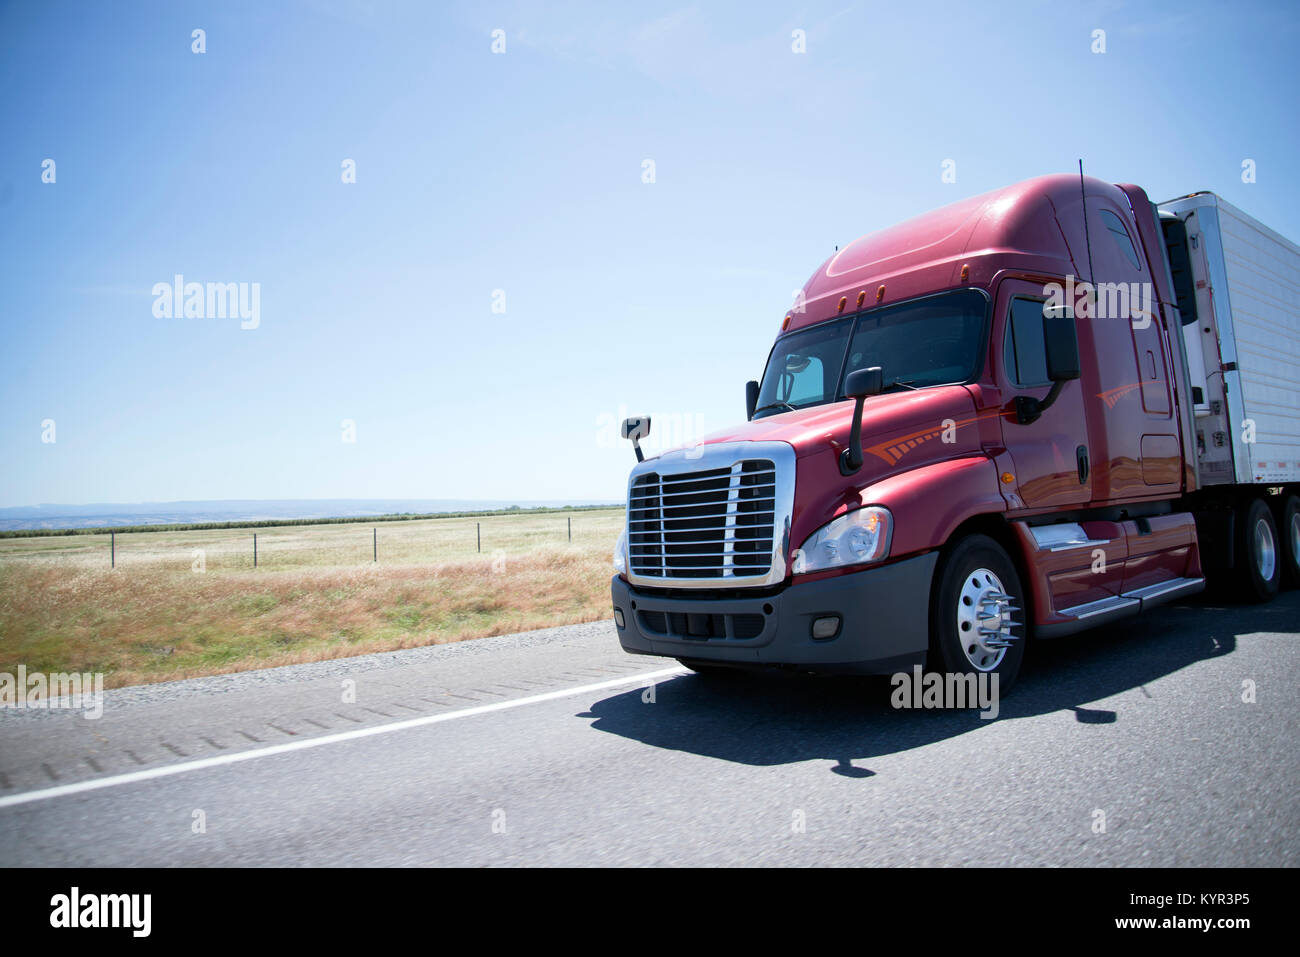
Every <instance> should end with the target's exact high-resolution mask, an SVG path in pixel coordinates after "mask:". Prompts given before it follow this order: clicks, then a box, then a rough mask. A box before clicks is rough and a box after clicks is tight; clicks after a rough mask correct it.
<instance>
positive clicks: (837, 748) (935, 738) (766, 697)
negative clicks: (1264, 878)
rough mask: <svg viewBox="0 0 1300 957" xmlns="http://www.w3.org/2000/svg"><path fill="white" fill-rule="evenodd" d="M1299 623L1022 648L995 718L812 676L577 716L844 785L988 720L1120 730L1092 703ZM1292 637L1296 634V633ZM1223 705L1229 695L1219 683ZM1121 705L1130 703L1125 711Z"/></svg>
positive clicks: (1185, 607) (715, 681)
mask: <svg viewBox="0 0 1300 957" xmlns="http://www.w3.org/2000/svg"><path fill="white" fill-rule="evenodd" d="M1297 621H1300V592H1295V591H1292V592H1288V593H1286V594H1283V595H1281V596H1279V598H1278V599H1276V600H1275V601H1274V602H1272V603H1271V604H1268V605H1262V606H1248V607H1241V606H1222V605H1219V604H1217V603H1213V602H1210V601H1193V602H1190V603H1186V604H1179V605H1174V606H1170V607H1167V608H1162V609H1159V610H1158V611H1153V612H1151V613H1150V614H1148V615H1146V616H1144V617H1143V618H1140V619H1138V620H1136V621H1133V622H1131V623H1128V624H1126V625H1120V626H1115V627H1111V628H1104V629H1100V630H1098V631H1094V632H1087V633H1084V634H1081V635H1077V636H1074V637H1071V638H1061V639H1056V640H1054V641H1042V642H1037V643H1035V644H1034V645H1031V646H1030V649H1029V654H1028V655H1027V656H1026V666H1025V670H1024V671H1022V673H1021V677H1020V680H1019V682H1018V683H1017V684H1016V686H1015V688H1014V689H1013V691H1012V692H1011V693H1010V694H1008V695H1006V696H1005V697H1003V699H1002V701H1001V702H1000V711H999V714H998V716H997V718H996V719H993V720H985V719H982V718H980V716H979V712H978V711H975V710H964V711H956V710H899V709H895V708H893V707H891V705H890V696H891V692H892V686H891V683H890V680H889V679H888V678H838V677H836V678H825V677H823V678H818V677H808V676H799V675H787V674H782V673H770V674H769V673H760V674H745V673H738V674H736V675H728V676H725V677H722V678H703V677H700V676H697V675H683V676H682V677H679V678H672V679H669V680H667V681H661V682H659V683H658V684H657V685H656V686H655V688H654V701H653V703H651V702H647V701H646V700H645V697H646V691H645V689H642V688H637V689H634V690H632V691H628V692H623V693H620V694H616V695H612V696H610V697H608V698H605V699H604V700H602V701H599V702H597V703H596V704H595V705H594V706H593V707H592V708H591V710H590V711H587V712H583V713H582V714H580V715H578V717H580V718H585V719H588V720H591V719H594V720H593V721H592V725H591V726H592V728H593V729H595V730H597V731H604V732H606V733H608V734H616V735H619V736H621V737H625V738H629V739H631V740H634V741H639V742H641V743H643V744H647V745H650V746H651V747H656V748H664V749H666V750H670V751H683V752H688V753H691V754H698V755H701V756H705V757H712V758H717V759H719V760H723V761H734V762H737V763H740V764H748V765H759V766H768V765H780V764H789V763H795V762H802V761H810V760H829V761H833V762H835V764H834V765H833V766H832V768H831V770H832V771H833V772H834V773H837V774H842V775H845V776H848V777H870V776H872V774H873V772H872V771H871V770H870V769H869V768H866V767H862V766H860V765H859V764H858V763H855V762H863V761H870V760H871V759H872V758H875V757H878V756H881V755H886V754H893V753H897V752H903V751H908V750H911V749H914V748H919V747H923V746H925V745H928V744H933V743H935V742H939V741H943V740H946V739H948V738H954V737H957V736H958V735H961V734H964V733H966V732H968V731H973V730H975V729H977V728H979V727H988V726H990V725H993V724H996V723H997V721H1006V720H1010V719H1014V718H1025V717H1033V716H1037V715H1046V714H1052V713H1054V712H1059V711H1072V712H1074V718H1075V720H1077V721H1079V722H1081V723H1084V724H1101V725H1106V724H1115V723H1117V722H1123V721H1124V718H1125V708H1126V707H1128V705H1122V706H1121V708H1120V710H1119V711H1114V710H1111V709H1110V708H1107V707H1097V706H1093V704H1092V703H1093V702H1098V701H1102V700H1104V699H1107V698H1109V697H1111V696H1112V695H1117V694H1120V693H1121V692H1126V691H1132V690H1135V689H1137V690H1140V691H1141V692H1142V693H1143V694H1144V695H1146V697H1147V698H1149V699H1152V700H1153V701H1158V699H1159V697H1160V693H1161V689H1156V690H1154V691H1153V690H1150V689H1148V688H1147V687H1146V686H1147V685H1148V684H1150V683H1152V682H1155V681H1156V680H1157V679H1159V678H1163V677H1165V676H1167V675H1170V674H1173V673H1174V672H1177V671H1179V670H1181V669H1183V668H1186V667H1188V666H1189V665H1194V664H1196V663H1197V662H1200V661H1204V660H1207V659H1210V658H1217V657H1220V656H1223V655H1229V654H1232V652H1233V651H1234V650H1236V647H1237V636H1238V635H1249V634H1252V633H1256V632H1293V631H1294V630H1295V628H1296V623H1297ZM1296 638H1297V640H1300V636H1296ZM1222 691H1223V700H1224V701H1232V700H1236V698H1237V695H1239V693H1240V688H1238V687H1236V686H1235V685H1234V686H1228V685H1225V686H1224V688H1223V689H1222ZM1132 706H1135V707H1136V706H1137V705H1136V704H1134V705H1132Z"/></svg>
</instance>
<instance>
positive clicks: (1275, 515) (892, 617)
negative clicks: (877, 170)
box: [611, 175, 1300, 689]
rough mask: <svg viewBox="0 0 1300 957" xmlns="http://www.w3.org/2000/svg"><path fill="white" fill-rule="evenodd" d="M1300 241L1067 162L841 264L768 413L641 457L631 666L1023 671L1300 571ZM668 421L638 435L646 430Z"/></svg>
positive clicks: (829, 271) (837, 258) (800, 308)
mask: <svg viewBox="0 0 1300 957" xmlns="http://www.w3.org/2000/svg"><path fill="white" fill-rule="evenodd" d="M1298 304H1300V248H1298V247H1297V246H1296V245H1295V244H1294V243H1291V242H1289V241H1288V240H1286V239H1284V238H1282V237H1281V236H1279V235H1278V234H1276V233H1274V232H1273V231H1272V230H1269V229H1268V228H1267V227H1265V226H1263V225H1262V224H1260V223H1258V222H1256V221H1255V220H1253V219H1251V218H1250V217H1249V216H1246V215H1245V214H1244V213H1242V212H1240V211H1239V210H1237V209H1235V208H1234V207H1232V206H1230V205H1229V204H1228V203H1226V202H1224V201H1223V200H1221V199H1219V198H1217V197H1216V196H1214V195H1213V194H1211V193H1194V194H1191V195H1189V196H1186V197H1182V198H1180V199H1176V200H1172V201H1170V202H1167V203H1162V204H1160V205H1158V206H1157V205H1155V204H1153V203H1152V202H1151V201H1150V200H1149V199H1148V198H1147V195H1146V193H1145V192H1143V190H1142V189H1141V188H1139V187H1137V186H1131V185H1112V184H1108V183H1104V182H1102V181H1100V180H1097V179H1093V178H1085V177H1082V176H1075V175H1058V176H1046V177H1040V178H1037V179H1032V180H1028V181H1026V182H1023V183H1019V184H1017V185H1014V186H1010V187H1007V188H1005V189H1001V190H997V191H994V192H992V193H987V194H984V195H982V196H977V197H975V198H972V199H968V200H965V201H962V202H958V203H954V204H952V205H950V206H946V207H944V208H942V209H939V210H937V211H935V212H932V213H928V214H926V215H924V216H921V217H918V218H916V219H913V220H910V221H908V222H905V223H903V224H901V225H898V226H894V227H892V228H889V229H885V230H883V231H880V232H877V233H873V234H871V235H868V236H865V237H863V238H862V239H859V240H857V241H856V242H854V243H852V244H851V245H848V246H846V247H844V248H843V249H840V250H838V251H837V252H836V253H835V254H834V255H833V256H832V257H831V258H830V259H829V260H827V261H826V262H825V263H824V264H823V265H822V266H821V268H819V269H818V270H817V271H816V273H814V274H813V276H812V278H811V279H809V280H808V283H807V284H806V285H805V286H804V288H803V290H802V293H801V294H800V296H799V298H798V300H797V301H796V303H795V306H794V308H793V309H792V310H791V311H790V312H789V313H788V314H787V315H785V316H784V318H783V319H782V320H781V323H780V330H779V332H778V334H777V337H776V341H775V344H774V345H773V347H772V350H771V353H770V355H769V356H768V361H767V366H766V369H765V371H764V374H763V378H762V380H761V381H760V382H750V383H748V384H747V388H746V400H747V405H748V421H747V422H745V423H744V424H741V425H738V426H736V427H735V428H731V429H727V430H724V431H722V432H720V433H717V434H714V435H711V436H709V437H707V438H706V439H704V440H702V441H701V442H699V443H698V444H696V445H694V446H691V447H689V448H683V449H677V450H674V451H671V452H666V453H664V454H662V455H660V456H658V457H655V458H652V459H647V460H642V452H641V449H640V447H639V445H637V447H636V453H637V458H638V464H637V466H636V467H635V468H634V469H633V471H632V473H631V475H630V477H629V480H628V491H627V524H626V527H625V530H624V532H623V535H622V536H621V537H620V539H619V543H618V545H617V548H616V552H615V556H614V564H615V568H616V570H617V574H616V575H615V576H614V578H613V581H612V586H611V587H612V597H613V604H614V619H615V624H616V627H617V631H618V635H619V639H620V641H621V643H622V646H623V648H624V649H625V650H627V651H628V652H631V653H634V654H649V655H661V656H668V657H673V658H676V659H678V660H679V661H681V662H682V663H683V664H685V665H687V666H688V667H691V668H692V669H694V670H697V671H709V670H717V669H723V668H736V667H759V666H783V667H788V668H793V669H797V670H801V671H814V672H816V671H827V672H836V671H841V672H856V673H877V674H880V673H886V674H887V673H891V672H897V671H901V670H907V669H910V668H911V667H912V666H914V665H923V666H926V667H929V668H931V669H933V670H935V671H944V672H948V673H955V674H978V673H981V672H983V673H990V674H997V675H998V676H999V681H1000V684H1001V687H1002V688H1003V689H1006V688H1007V687H1008V686H1009V685H1010V683H1011V682H1012V681H1014V679H1015V676H1016V674H1017V672H1018V670H1019V668H1020V665H1021V661H1022V659H1023V656H1024V652H1025V644H1026V641H1027V640H1030V639H1046V638H1052V637H1056V636H1061V635H1068V634H1072V633H1074V632H1078V631H1082V630H1084V629H1087V628H1092V627H1096V626H1098V625H1104V624H1107V623H1110V622H1114V621H1118V620H1121V619H1126V618H1129V617H1131V616H1134V615H1137V614H1139V613H1140V612H1142V611H1144V610H1146V609H1147V608H1150V607H1152V606H1155V605H1159V604H1161V603H1163V602H1168V601H1170V600H1173V599H1176V598H1180V597H1183V596H1187V595H1191V594H1194V593H1196V592H1199V591H1201V590H1202V589H1203V588H1204V587H1205V584H1206V579H1207V577H1209V578H1210V579H1212V580H1214V579H1219V580H1222V581H1223V582H1224V583H1225V587H1227V588H1229V589H1231V590H1233V591H1234V592H1235V593H1236V594H1237V595H1238V596H1239V597H1240V598H1243V599H1246V600H1253V601H1267V600H1269V599H1271V598H1272V597H1273V596H1274V595H1276V594H1277V592H1278V589H1279V587H1280V585H1281V583H1282V582H1289V583H1290V584H1292V585H1295V584H1300V496H1298V493H1300V305H1298ZM648 429H649V420H648V419H645V420H637V419H629V420H628V421H627V422H625V423H624V434H625V436H626V437H630V438H632V440H633V442H634V444H636V440H637V439H638V437H639V436H641V435H644V434H645V433H646V432H647V431H648Z"/></svg>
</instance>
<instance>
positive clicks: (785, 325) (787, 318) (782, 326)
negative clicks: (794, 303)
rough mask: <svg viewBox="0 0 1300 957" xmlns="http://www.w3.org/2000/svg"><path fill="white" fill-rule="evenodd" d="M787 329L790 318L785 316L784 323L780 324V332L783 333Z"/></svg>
mask: <svg viewBox="0 0 1300 957" xmlns="http://www.w3.org/2000/svg"><path fill="white" fill-rule="evenodd" d="M789 328H790V317H789V316H786V317H785V321H784V322H782V323H781V331H782V332H785V331H786V330H787V329H789Z"/></svg>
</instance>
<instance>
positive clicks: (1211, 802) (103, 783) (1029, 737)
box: [0, 591, 1300, 866]
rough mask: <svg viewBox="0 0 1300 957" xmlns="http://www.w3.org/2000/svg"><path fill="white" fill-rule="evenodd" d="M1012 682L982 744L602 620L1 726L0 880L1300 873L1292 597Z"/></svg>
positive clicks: (143, 695)
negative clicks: (284, 869) (1026, 869)
mask: <svg viewBox="0 0 1300 957" xmlns="http://www.w3.org/2000/svg"><path fill="white" fill-rule="evenodd" d="M668 669H671V670H668ZM1027 669H1028V670H1027V671H1026V672H1025V674H1024V676H1023V677H1022V679H1021V681H1020V683H1019V684H1018V685H1017V687H1016V688H1015V690H1014V691H1013V692H1012V693H1011V694H1010V695H1008V696H1006V697H1005V698H1004V699H1003V700H1002V702H1001V710H1000V714H999V716H998V717H997V718H996V719H994V720H983V719H981V718H980V717H979V716H978V714H977V713H975V712H955V711H900V710H895V709H893V708H892V707H891V706H890V688H889V685H888V683H887V682H885V681H871V680H861V679H839V678H837V679H830V678H800V677H794V676H784V675H771V676H739V677H736V678H730V679H725V680H722V681H716V680H710V679H705V678H700V677H697V676H694V675H690V674H687V673H685V672H682V671H681V670H680V669H678V668H677V666H676V665H675V663H674V662H672V661H669V660H664V659H657V658H634V657H631V656H627V655H624V654H623V652H622V651H621V650H620V649H619V647H618V642H617V639H616V638H615V635H614V629H613V625H612V623H608V622H602V623H598V624H595V625H583V626H574V627H571V628H559V629H551V630H548V631H545V632H533V633H529V634H525V635H516V636H505V637H502V638H492V639H484V640H480V641H475V642H466V643H463V644H461V645H456V646H447V647H442V648H436V649H418V650H415V651H410V652H401V653H398V654H383V655H372V656H367V657H365V658H355V659H347V660H345V661H339V662H329V663H323V664H320V665H310V666H299V667H295V668H288V669H274V670H270V671H262V672H251V673H247V674H244V675H240V676H233V677H229V678H215V679H202V680H199V681H189V682H177V683H174V684H168V685H159V686H153V687H149V688H143V689H124V690H122V691H119V692H109V693H108V696H107V700H106V703H105V711H104V714H103V717H102V718H100V719H99V720H85V719H84V718H82V717H81V716H80V715H79V714H76V713H67V712H33V711H12V710H9V711H0V864H4V865H69V866H82V865H208V864H231V865H511V864H547V865H568V864H575V865H655V864H669V865H774V864H790V865H898V864H904V865H909V864H957V865H961V864H978V865H1148V864H1149V865H1174V866H1181V865H1222V866H1253V865H1291V866H1295V865H1297V864H1300V838H1298V837H1297V825H1298V824H1300V745H1298V742H1300V707H1298V705H1297V690H1298V689H1300V592H1294V591H1293V592H1288V593H1285V594H1283V595H1282V596H1281V597H1280V598H1279V599H1277V600H1276V601H1274V602H1273V603H1271V604H1269V605H1265V606H1256V607H1233V606H1226V607H1225V606H1219V605H1216V604H1213V603H1211V602H1196V603H1192V604H1186V605H1178V606H1173V607H1169V608H1164V609H1161V610H1158V611H1155V612H1153V613H1151V614H1150V615H1149V616H1148V617H1147V618H1146V619H1144V620H1142V621H1139V622H1135V623H1133V624H1131V625H1129V626H1126V627H1120V628H1111V629H1107V630H1104V631H1101V632H1099V633H1092V634H1085V635H1080V636H1077V637H1074V638H1069V639H1060V640H1058V641H1056V642H1050V643H1049V642H1043V643H1040V644H1038V645H1036V646H1031V648H1030V653H1029V658H1028V660H1027ZM656 672H659V673H660V674H659V675H658V677H657V678H656V679H654V681H653V691H650V690H648V689H649V688H650V686H651V679H649V678H647V677H645V676H646V675H648V674H653V673H656ZM346 682H353V683H354V684H353V685H351V688H352V690H354V691H355V701H345V700H344V696H345V693H346V692H347V690H348V686H346V684H345V683H346ZM1247 682H1250V683H1253V685H1252V686H1253V689H1254V695H1255V700H1254V702H1253V703H1248V702H1246V701H1243V692H1244V689H1246V688H1247V685H1246V683H1247ZM200 823H201V824H202V827H201V828H200V827H199V824H200Z"/></svg>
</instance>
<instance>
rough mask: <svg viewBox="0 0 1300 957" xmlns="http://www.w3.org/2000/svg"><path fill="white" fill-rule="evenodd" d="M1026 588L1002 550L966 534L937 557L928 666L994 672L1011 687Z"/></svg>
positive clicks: (1021, 648) (1020, 650) (1021, 642)
mask: <svg viewBox="0 0 1300 957" xmlns="http://www.w3.org/2000/svg"><path fill="white" fill-rule="evenodd" d="M1025 607H1026V603H1025V592H1024V588H1023V587H1022V586H1021V584H1020V576H1019V575H1018V574H1017V573H1016V566H1015V565H1014V564H1013V563H1012V561H1011V559H1010V557H1009V556H1008V555H1007V553H1006V551H1005V550H1004V549H1003V548H1002V546H1001V545H999V544H998V543H997V542H995V541H994V540H993V539H991V538H989V537H988V536H986V535H969V536H967V537H965V538H963V539H961V540H960V541H958V542H956V543H955V544H953V545H952V546H950V547H949V548H948V549H947V550H946V552H945V554H944V555H943V556H942V557H941V558H940V564H939V570H938V573H937V574H936V575H935V586H934V592H933V596H932V603H931V614H930V662H929V664H930V668H931V670H942V671H943V672H945V673H948V674H959V675H964V674H975V675H978V674H980V673H981V672H983V673H986V674H996V675H997V676H998V690H999V693H1005V692H1007V691H1010V690H1011V686H1012V685H1013V684H1014V683H1015V680H1016V676H1017V675H1018V674H1019V673H1020V663H1021V662H1022V661H1023V660H1024V657H1025V637H1026V633H1027V629H1026V625H1025V622H1026V620H1027V616H1026V612H1025V610H1024V609H1025Z"/></svg>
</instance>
